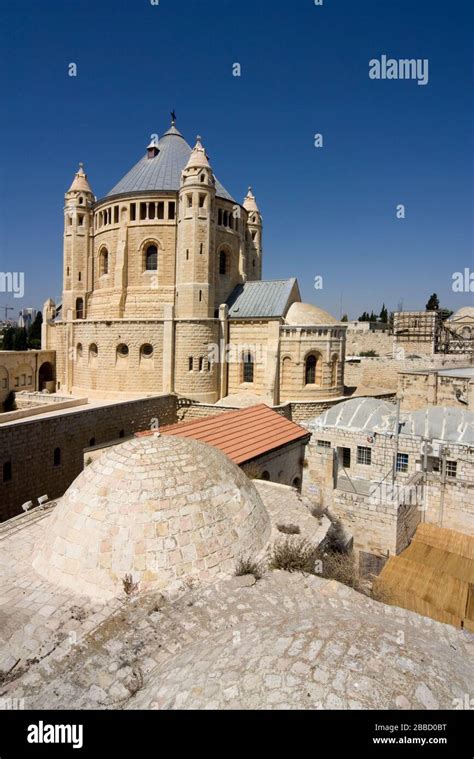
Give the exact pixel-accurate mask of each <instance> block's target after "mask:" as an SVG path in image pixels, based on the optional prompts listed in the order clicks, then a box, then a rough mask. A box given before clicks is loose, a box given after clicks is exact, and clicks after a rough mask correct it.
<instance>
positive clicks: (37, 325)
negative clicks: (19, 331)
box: [28, 311, 43, 349]
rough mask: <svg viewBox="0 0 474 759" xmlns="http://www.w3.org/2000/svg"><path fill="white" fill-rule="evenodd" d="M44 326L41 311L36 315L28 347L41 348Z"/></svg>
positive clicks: (29, 334)
mask: <svg viewBox="0 0 474 759" xmlns="http://www.w3.org/2000/svg"><path fill="white" fill-rule="evenodd" d="M42 324H43V316H42V314H41V311H38V313H37V314H36V317H35V320H34V322H33V324H32V325H31V327H30V330H29V332H28V347H29V348H35V349H39V348H41V325H42Z"/></svg>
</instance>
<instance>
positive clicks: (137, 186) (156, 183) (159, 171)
mask: <svg viewBox="0 0 474 759" xmlns="http://www.w3.org/2000/svg"><path fill="white" fill-rule="evenodd" d="M153 145H154V146H156V148H157V150H156V151H153V152H154V153H155V155H154V156H152V157H150V156H149V155H148V154H146V155H145V156H143V158H142V159H141V160H140V161H139V162H138V163H137V164H136V165H135V166H134V167H133V168H132V169H130V171H129V172H128V173H127V174H125V176H124V177H123V178H122V179H121V180H120V182H118V183H117V184H116V185H115V187H113V188H112V189H111V190H110V192H108V193H107V197H112V196H114V195H124V194H127V195H129V194H133V193H135V192H160V191H174V192H178V191H179V188H180V186H181V174H182V172H183V170H184V169H185V168H186V166H187V164H188V162H189V160H190V158H191V154H192V153H193V150H192V148H191V147H190V145H188V143H187V142H186V140H185V139H184V137H183V135H182V134H181V132H180V131H179V130H178V129H176V127H175V126H174V123H173V124H172V126H171V127H170V128H169V129H168V131H167V132H165V134H164V135H163V136H162V137H161V139H160V140H159V141H158V142H157V143H156V142H155V143H153ZM216 194H217V196H218V197H220V198H224V199H225V200H231V201H232V202H235V201H234V199H233V197H232V195H230V193H229V192H227V190H226V189H225V187H223V186H222V185H221V183H220V182H219V181H218V180H217V179H216Z"/></svg>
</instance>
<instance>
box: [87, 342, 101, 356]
mask: <svg viewBox="0 0 474 759" xmlns="http://www.w3.org/2000/svg"><path fill="white" fill-rule="evenodd" d="M98 354H99V350H98V348H97V345H96V344H95V343H92V344H91V345H89V358H90V359H95V358H97V356H98Z"/></svg>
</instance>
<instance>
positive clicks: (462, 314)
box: [450, 306, 474, 321]
mask: <svg viewBox="0 0 474 759" xmlns="http://www.w3.org/2000/svg"><path fill="white" fill-rule="evenodd" d="M466 318H467V319H474V308H473V307H472V306H464V308H460V309H459V310H458V311H456V313H455V314H453V315H452V316H451V317H450V319H451V320H453V321H455V320H456V321H457V320H458V319H466Z"/></svg>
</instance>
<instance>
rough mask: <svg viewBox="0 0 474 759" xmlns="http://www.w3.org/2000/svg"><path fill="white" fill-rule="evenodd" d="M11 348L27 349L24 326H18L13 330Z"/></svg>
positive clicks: (16, 349)
mask: <svg viewBox="0 0 474 759" xmlns="http://www.w3.org/2000/svg"><path fill="white" fill-rule="evenodd" d="M13 350H14V351H26V350H28V335H27V334H26V329H25V328H24V327H19V328H17V329H16V330H15V334H14V336H13Z"/></svg>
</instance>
